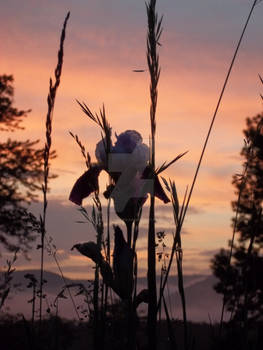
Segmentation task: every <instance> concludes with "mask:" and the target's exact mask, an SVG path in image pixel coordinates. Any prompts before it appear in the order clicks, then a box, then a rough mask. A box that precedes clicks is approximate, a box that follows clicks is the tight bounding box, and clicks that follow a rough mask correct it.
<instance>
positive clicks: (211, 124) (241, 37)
mask: <svg viewBox="0 0 263 350" xmlns="http://www.w3.org/2000/svg"><path fill="white" fill-rule="evenodd" d="M256 4H257V0H254V2H253V4H252V7H251V9H250V12H249V14H248V17H247V19H246V22H245V25H244V27H243V29H242V32H241V35H240V38H239V40H238V43H237V46H236V49H235V51H234V55H233V57H232V59H231V62H230V66H229V68H228V71H227V74H226V77H225V80H224V83H223V86H222V89H221V92H220V95H219V98H218V102H217V104H216V108H215V111H214V114H213V117H212V120H211V123H210V126H209V129H208V132H207V135H206V138H205V142H204V145H203V148H202V151H201V155H200V158H199V161H198V164H197V168H196V171H195V175H194V178H193V182H192V185H191V187H190V191H189V194H188V197H187V200H186V204H185V206H184V208H183V211H182V212H181V213H182V215H181V219H180V221H179V223H178V226H177V229H176V232H177V233H179V232H181V230H182V226H183V223H184V219H185V215H186V213H187V210H188V207H189V203H190V200H191V197H192V193H193V190H194V186H195V183H196V179H197V176H198V174H199V170H200V166H201V163H202V160H203V157H204V154H205V150H206V147H207V144H208V140H209V137H210V134H211V131H212V129H213V126H214V122H215V119H216V116H217V113H218V110H219V107H220V105H221V101H222V98H223V95H224V92H225V89H226V86H227V83H228V80H229V77H230V74H231V71H232V68H233V66H234V63H235V60H236V57H237V54H238V51H239V48H240V45H241V42H242V40H243V37H244V34H245V32H246V29H247V26H248V23H249V21H250V18H251V16H252V13H253V11H254V8H255V6H256ZM177 239H178V234H175V238H174V243H173V248H172V253H171V255H170V261H169V264H168V268H167V272H166V275H165V277H164V282H163V287H162V289H161V295H160V297H159V302H158V307H159V306H160V300H161V298H162V295H163V291H164V288H165V285H166V283H167V279H168V276H169V273H170V269H171V265H172V260H173V258H174V249H175V247H176V241H175V240H177Z"/></svg>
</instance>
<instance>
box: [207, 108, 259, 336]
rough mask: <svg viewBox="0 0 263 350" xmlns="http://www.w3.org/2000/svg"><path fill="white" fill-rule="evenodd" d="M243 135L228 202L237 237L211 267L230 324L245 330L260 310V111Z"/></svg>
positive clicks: (217, 255) (248, 120)
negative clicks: (238, 171) (234, 196)
mask: <svg viewBox="0 0 263 350" xmlns="http://www.w3.org/2000/svg"><path fill="white" fill-rule="evenodd" d="M244 135H245V145H244V147H243V148H242V150H241V156H242V157H244V159H245V163H244V169H245V171H244V172H243V174H242V175H239V174H236V175H234V176H233V185H234V186H235V188H236V194H237V195H238V200H236V201H234V202H233V203H232V207H233V210H234V211H236V213H237V215H236V218H234V219H233V225H234V233H235V232H236V233H238V239H237V242H236V243H234V244H232V243H233V240H232V243H231V242H230V247H231V249H229V250H226V249H221V251H220V252H219V253H218V254H216V255H215V257H214V258H213V260H212V270H213V273H214V274H215V276H216V277H217V278H218V279H219V281H218V283H217V284H216V285H215V290H216V291H217V292H218V293H220V294H223V295H224V303H225V306H226V309H227V310H228V311H229V312H230V313H231V323H233V324H235V325H237V326H239V327H241V328H242V329H245V331H246V332H247V330H248V329H249V328H250V327H251V325H252V324H253V321H256V320H260V318H262V313H263V280H262V269H263V257H262V247H263V246H262V243H263V217H262V205H263V187H262V183H263V151H262V150H263V114H258V115H256V116H254V117H253V118H247V120H246V129H245V130H244ZM233 237H234V236H233ZM231 257H233V259H232V264H230V262H231ZM246 332H245V333H246Z"/></svg>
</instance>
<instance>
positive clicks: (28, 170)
mask: <svg viewBox="0 0 263 350" xmlns="http://www.w3.org/2000/svg"><path fill="white" fill-rule="evenodd" d="M13 96H14V88H13V77H12V75H2V76H0V132H1V142H0V243H1V244H2V245H3V246H4V247H5V248H6V249H7V250H9V251H15V250H16V249H17V248H19V249H20V250H21V251H23V252H25V253H26V252H27V250H28V249H29V248H30V242H32V241H33V240H34V238H35V233H34V230H36V229H37V226H38V221H37V220H36V218H35V217H34V216H33V215H32V214H31V213H30V212H29V211H28V204H29V203H30V202H31V201H32V200H34V199H36V190H39V189H40V188H41V182H42V181H43V176H42V175H43V171H42V165H43V161H42V157H43V149H36V148H35V146H36V144H37V143H38V140H36V141H30V140H26V141H16V140H12V139H10V138H6V139H5V140H4V135H5V133H4V132H5V131H14V130H16V129H23V128H22V127H21V126H20V123H21V122H22V120H23V118H25V117H26V115H27V113H28V112H30V110H27V111H23V110H18V109H16V108H14V107H13Z"/></svg>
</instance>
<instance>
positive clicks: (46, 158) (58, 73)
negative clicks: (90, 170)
mask: <svg viewBox="0 0 263 350" xmlns="http://www.w3.org/2000/svg"><path fill="white" fill-rule="evenodd" d="M69 16H70V12H68V14H67V16H66V18H65V20H64V24H63V28H62V32H61V36H60V47H59V51H58V63H57V66H56V69H55V83H54V84H53V82H52V79H51V78H50V80H49V94H48V97H47V103H48V111H47V116H46V143H45V148H44V183H43V185H42V191H43V212H42V215H40V223H41V227H40V228H41V262H40V306H39V321H40V322H39V325H40V327H41V321H42V299H43V270H44V244H45V242H44V241H45V234H46V211H47V191H48V179H49V159H50V149H51V133H52V118H53V111H54V105H55V98H56V92H57V88H58V86H59V84H60V77H61V72H62V65H63V55H64V40H65V35H66V26H67V21H68V19H69Z"/></svg>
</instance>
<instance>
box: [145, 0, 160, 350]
mask: <svg viewBox="0 0 263 350" xmlns="http://www.w3.org/2000/svg"><path fill="white" fill-rule="evenodd" d="M155 5H156V0H149V2H148V3H146V10H147V18H148V33H147V63H148V69H149V73H150V80H151V83H150V97H151V106H150V122H151V154H150V164H151V167H152V169H155V132H156V107H157V98H158V90H157V86H158V81H159V77H160V67H159V56H158V53H157V45H158V42H159V39H160V36H161V33H162V28H161V24H162V18H161V19H160V20H159V19H158V15H157V13H156V10H155ZM152 181H154V177H153V178H152ZM154 211H155V198H154V194H153V193H152V194H151V203H150V212H149V226H148V275H147V281H148V291H149V304H148V318H147V326H148V345H149V349H151V350H155V349H156V346H157V344H156V343H157V336H156V323H157V314H156V308H157V292H156V254H155V215H154Z"/></svg>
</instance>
